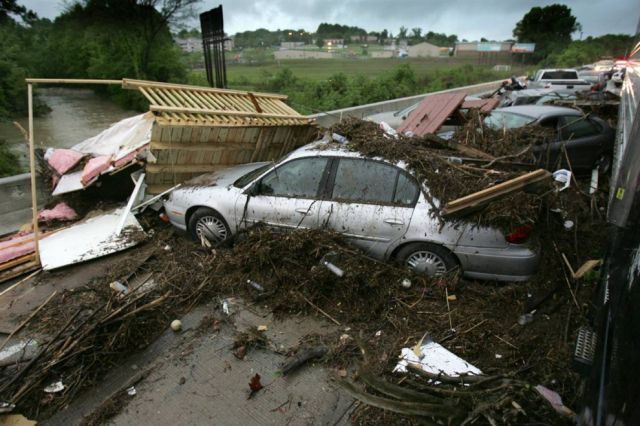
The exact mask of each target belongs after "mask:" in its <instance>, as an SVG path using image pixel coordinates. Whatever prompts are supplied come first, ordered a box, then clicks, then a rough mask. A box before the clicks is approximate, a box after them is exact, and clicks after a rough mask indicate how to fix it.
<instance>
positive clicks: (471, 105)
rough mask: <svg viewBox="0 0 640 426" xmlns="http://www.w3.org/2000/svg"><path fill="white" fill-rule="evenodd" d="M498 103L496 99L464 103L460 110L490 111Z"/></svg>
mask: <svg viewBox="0 0 640 426" xmlns="http://www.w3.org/2000/svg"><path fill="white" fill-rule="evenodd" d="M499 103H500V99H498V98H488V99H476V100H472V101H464V102H463V103H462V106H461V107H460V108H462V109H479V110H480V111H481V112H489V111H492V110H493V109H494V108H495V107H497V106H498V104H499Z"/></svg>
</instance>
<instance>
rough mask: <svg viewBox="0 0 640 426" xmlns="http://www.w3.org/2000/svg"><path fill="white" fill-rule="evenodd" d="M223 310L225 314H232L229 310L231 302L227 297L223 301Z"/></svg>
mask: <svg viewBox="0 0 640 426" xmlns="http://www.w3.org/2000/svg"><path fill="white" fill-rule="evenodd" d="M222 312H224V314H225V315H231V311H229V302H228V301H227V299H224V300H223V301H222Z"/></svg>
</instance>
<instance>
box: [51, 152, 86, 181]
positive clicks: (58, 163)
mask: <svg viewBox="0 0 640 426" xmlns="http://www.w3.org/2000/svg"><path fill="white" fill-rule="evenodd" d="M82 157H84V154H83V153H81V152H78V151H74V150H72V149H54V150H53V153H52V154H51V156H50V157H49V159H48V160H47V161H48V162H49V165H50V166H51V167H53V169H54V170H55V171H56V172H58V173H59V174H61V175H63V174H65V173H67V172H68V171H69V170H71V169H72V168H73V167H75V165H76V164H78V162H79V161H80V159H82Z"/></svg>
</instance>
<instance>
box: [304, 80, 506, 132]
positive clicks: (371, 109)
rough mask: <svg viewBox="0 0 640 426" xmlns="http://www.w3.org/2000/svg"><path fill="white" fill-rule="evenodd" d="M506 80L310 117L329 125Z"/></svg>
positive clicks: (481, 89) (489, 88) (483, 88)
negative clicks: (346, 118)
mask: <svg viewBox="0 0 640 426" xmlns="http://www.w3.org/2000/svg"><path fill="white" fill-rule="evenodd" d="M504 81H505V80H504V79H502V80H496V81H490V82H488V83H480V84H472V85H470V86H463V87H456V88H453V89H447V90H441V91H438V92H431V93H423V94H422V95H415V96H407V97H405V98H398V99H392V100H389V101H382V102H375V103H372V104H367V105H360V106H355V107H350V108H342V109H336V110H333V111H327V112H321V113H319V114H313V115H310V116H309V118H314V119H316V121H317V123H318V125H319V126H320V127H329V126H331V125H332V124H335V123H337V122H339V121H340V120H342V118H343V117H356V118H364V117H367V116H369V115H372V114H378V113H380V112H389V111H398V110H401V109H403V108H406V107H408V106H411V105H413V104H415V103H417V102H420V101H421V100H423V99H424V98H426V97H429V96H433V95H436V94H440V93H455V92H465V93H466V94H467V95H478V94H481V93H486V92H492V91H494V90H497V89H498V88H499V87H500V85H501V84H502V82H504Z"/></svg>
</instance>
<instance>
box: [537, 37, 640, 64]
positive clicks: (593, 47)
mask: <svg viewBox="0 0 640 426" xmlns="http://www.w3.org/2000/svg"><path fill="white" fill-rule="evenodd" d="M632 45H633V36H630V35H625V34H607V35H603V36H600V37H587V38H586V39H584V40H576V41H573V42H571V44H569V46H567V48H566V49H564V50H562V51H561V52H557V53H553V54H551V55H550V56H549V57H548V58H547V60H546V61H545V65H548V66H557V67H574V66H578V65H583V64H589V63H593V62H595V61H597V60H599V59H600V58H602V57H606V56H610V57H614V58H616V57H623V56H625V55H626V54H627V53H628V51H629V48H630V47H631V46H632Z"/></svg>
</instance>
